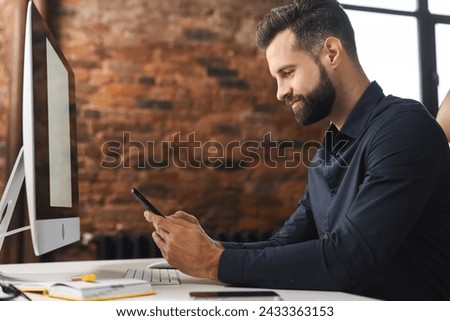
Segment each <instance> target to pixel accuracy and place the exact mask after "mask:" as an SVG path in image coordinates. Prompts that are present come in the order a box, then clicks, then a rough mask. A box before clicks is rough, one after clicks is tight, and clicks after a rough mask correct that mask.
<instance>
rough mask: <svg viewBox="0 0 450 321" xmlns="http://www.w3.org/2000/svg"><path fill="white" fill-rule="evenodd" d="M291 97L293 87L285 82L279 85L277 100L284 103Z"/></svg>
mask: <svg viewBox="0 0 450 321" xmlns="http://www.w3.org/2000/svg"><path fill="white" fill-rule="evenodd" d="M290 95H291V87H290V86H288V84H286V83H285V82H279V83H278V89H277V99H278V100H279V101H284V100H285V99H286V98H287V97H289V96H290Z"/></svg>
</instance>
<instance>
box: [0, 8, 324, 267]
mask: <svg viewBox="0 0 450 321" xmlns="http://www.w3.org/2000/svg"><path fill="white" fill-rule="evenodd" d="M287 2H289V1H276V0H258V1H256V0H255V1H249V0H244V1H243V0H221V1H210V0H189V1H187V0H171V1H166V0H128V1H122V0H61V1H48V6H49V7H48V12H49V19H50V25H51V28H52V29H53V30H54V33H55V36H56V38H57V40H58V41H59V43H60V45H61V47H62V50H63V52H64V53H65V54H66V56H67V58H68V60H69V62H70V63H71V65H72V67H73V69H74V72H75V77H76V87H77V108H78V152H79V155H78V159H79V174H80V208H81V222H82V227H81V228H82V233H92V234H93V235H98V234H114V233H117V232H118V231H125V232H140V233H143V232H147V231H150V226H148V225H147V224H145V222H144V220H143V215H142V214H143V209H142V208H141V206H140V205H139V204H138V203H137V202H136V201H135V200H134V199H132V197H131V196H130V193H129V190H130V188H131V187H132V186H136V187H138V188H140V189H141V190H142V191H143V192H144V193H145V194H147V195H148V196H149V197H150V198H151V199H152V200H153V201H154V204H155V205H157V206H158V207H159V209H160V210H161V211H163V212H165V213H172V212H174V211H175V210H178V209H184V210H186V211H187V212H191V213H193V214H196V216H197V217H198V218H199V220H200V221H201V222H202V224H204V227H205V229H206V230H207V231H213V230H214V231H217V230H232V229H264V230H267V229H273V228H276V227H279V226H281V224H282V222H283V221H284V219H285V218H286V217H287V216H289V215H290V213H291V212H292V211H293V209H294V208H295V206H296V202H297V201H298V199H299V197H301V195H302V194H303V190H304V187H305V184H306V167H305V166H304V165H298V164H297V163H298V156H299V154H297V163H292V162H291V163H286V160H288V159H291V158H292V157H293V156H292V155H293V153H299V152H301V151H304V150H305V147H308V146H309V147H311V146H312V147H314V144H309V143H308V144H306V145H305V143H306V142H308V141H313V140H320V139H321V136H322V131H323V129H324V126H325V124H324V123H321V124H318V125H316V126H312V127H308V128H305V127H300V126H298V125H297V124H296V123H295V120H294V118H293V116H292V112H291V111H290V110H289V108H286V106H284V105H283V104H281V103H279V102H277V100H276V99H275V91H276V86H275V85H276V84H275V82H274V81H273V79H272V78H271V77H270V75H269V73H268V68H267V65H266V60H265V56H264V53H263V52H260V51H258V50H257V49H256V47H255V45H254V32H255V26H256V23H257V21H259V20H260V19H261V17H262V16H263V15H264V14H265V13H266V12H268V11H269V10H270V8H271V7H273V6H275V5H279V4H282V3H287ZM0 5H1V7H2V13H1V14H2V15H3V17H1V18H2V19H1V22H0V41H1V43H2V44H3V39H4V38H5V34H7V32H8V21H7V20H6V21H4V19H3V18H5V17H7V16H8V12H7V10H8V8H9V7H10V6H9V5H8V1H6V0H0ZM7 58H8V52H7V51H6V49H5V47H4V46H3V45H1V46H0V120H1V123H2V124H4V125H6V119H7V116H6V114H7V111H8V95H9V92H8V79H9V78H8V77H9V76H8V62H7V61H8V60H7ZM4 125H2V126H1V127H0V153H2V154H1V157H0V166H2V168H0V170H1V171H2V175H1V176H0V177H1V178H2V181H1V182H0V183H1V184H4V178H5V176H4V175H5V174H4V173H3V172H4V158H5V155H4V144H5V139H6V131H5V129H4V128H5V126H4ZM311 151H314V148H311ZM277 155H281V157H277ZM283 155H284V156H283ZM302 156H303V158H307V156H309V157H310V155H306V154H305V153H303V154H302ZM306 163H307V162H306ZM289 166H290V167H292V168H289ZM93 253H94V250H93V248H92V246H89V247H87V248H83V247H80V246H77V247H72V248H70V249H67V248H66V249H65V250H64V251H58V252H57V258H58V259H77V258H91V257H93V255H94V254H93Z"/></svg>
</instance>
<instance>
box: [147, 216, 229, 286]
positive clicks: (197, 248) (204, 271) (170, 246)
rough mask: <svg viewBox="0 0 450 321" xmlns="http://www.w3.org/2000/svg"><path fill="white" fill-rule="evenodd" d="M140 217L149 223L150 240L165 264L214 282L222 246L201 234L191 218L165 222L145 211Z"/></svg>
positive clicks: (200, 230) (196, 223)
mask: <svg viewBox="0 0 450 321" xmlns="http://www.w3.org/2000/svg"><path fill="white" fill-rule="evenodd" d="M144 216H145V218H146V219H147V221H149V222H150V223H153V226H154V227H155V232H153V234H152V237H153V240H154V241H155V243H156V245H157V246H158V247H159V249H160V250H161V253H162V255H163V256H164V258H165V259H166V260H167V262H169V263H170V264H171V265H173V266H175V267H176V268H178V269H179V270H180V271H181V272H183V273H186V274H189V275H191V276H196V277H202V278H208V279H212V280H217V273H218V267H219V260H220V256H221V255H222V252H223V246H222V245H221V244H220V242H217V241H214V240H212V239H211V238H210V237H209V236H208V235H207V234H206V233H205V231H204V230H203V228H202V227H201V226H200V224H199V222H198V220H197V219H196V218H195V217H194V216H192V215H189V214H187V213H185V212H183V211H178V212H176V213H175V214H173V215H170V216H166V218H163V217H161V216H158V215H155V214H153V213H151V212H148V211H146V212H145V213H144Z"/></svg>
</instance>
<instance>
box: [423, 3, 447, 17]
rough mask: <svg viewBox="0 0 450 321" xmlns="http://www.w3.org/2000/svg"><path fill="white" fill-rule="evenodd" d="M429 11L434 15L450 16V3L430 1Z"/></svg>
mask: <svg viewBox="0 0 450 321" xmlns="http://www.w3.org/2000/svg"><path fill="white" fill-rule="evenodd" d="M428 9H429V11H430V12H431V13H434V14H441V15H450V1H448V0H428Z"/></svg>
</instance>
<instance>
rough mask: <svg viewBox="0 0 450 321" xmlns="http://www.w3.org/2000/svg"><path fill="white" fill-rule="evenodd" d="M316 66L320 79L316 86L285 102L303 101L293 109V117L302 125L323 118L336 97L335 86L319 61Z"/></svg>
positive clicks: (328, 112) (290, 103) (327, 113)
mask: <svg viewBox="0 0 450 321" xmlns="http://www.w3.org/2000/svg"><path fill="white" fill-rule="evenodd" d="M317 66H318V67H319V71H320V80H319V83H318V84H317V86H316V87H315V88H314V89H313V90H312V91H311V92H310V93H308V94H306V95H298V96H294V97H291V98H288V99H286V103H287V104H289V105H292V102H295V101H300V103H303V105H302V106H300V107H299V108H296V109H293V112H294V116H295V119H296V120H297V122H298V123H299V124H302V125H311V124H314V123H316V122H318V121H321V120H322V119H325V117H327V116H328V115H329V114H330V111H331V108H332V107H333V103H334V100H335V99H336V88H334V85H333V83H332V82H331V79H330V77H329V76H328V74H327V72H326V71H325V68H324V67H323V65H322V64H320V63H318V64H317Z"/></svg>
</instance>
